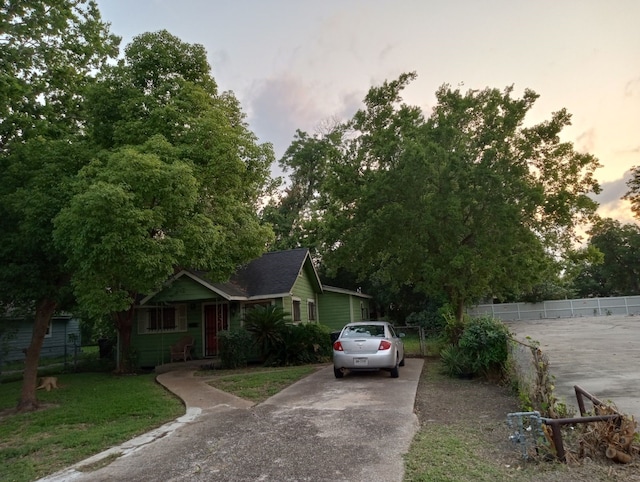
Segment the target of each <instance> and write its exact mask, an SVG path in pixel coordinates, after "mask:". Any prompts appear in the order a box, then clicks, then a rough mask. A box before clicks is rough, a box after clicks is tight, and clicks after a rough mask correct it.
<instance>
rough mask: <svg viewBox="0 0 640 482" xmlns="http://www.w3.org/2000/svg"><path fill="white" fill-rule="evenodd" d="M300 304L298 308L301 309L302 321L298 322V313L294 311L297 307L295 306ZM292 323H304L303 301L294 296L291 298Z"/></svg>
mask: <svg viewBox="0 0 640 482" xmlns="http://www.w3.org/2000/svg"><path fill="white" fill-rule="evenodd" d="M296 303H298V306H299V308H300V310H299V312H300V319H299V320H296V313H295V310H294V309H293V307H294V306H295V304H296ZM291 321H293V322H294V323H301V322H302V300H301V299H300V298H298V297H295V296H292V297H291Z"/></svg>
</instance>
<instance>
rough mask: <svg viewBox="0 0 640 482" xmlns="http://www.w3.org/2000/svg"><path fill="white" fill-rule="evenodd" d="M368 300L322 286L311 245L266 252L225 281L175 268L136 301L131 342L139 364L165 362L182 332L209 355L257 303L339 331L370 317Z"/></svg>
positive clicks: (198, 351)
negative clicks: (220, 335)
mask: <svg viewBox="0 0 640 482" xmlns="http://www.w3.org/2000/svg"><path fill="white" fill-rule="evenodd" d="M370 300H371V297H370V296H368V295H365V294H362V293H359V292H356V291H349V290H344V289H340V288H332V287H328V286H322V284H321V283H320V279H319V278H318V274H317V272H316V270H315V267H314V266H313V262H312V261H311V257H310V256H309V250H308V249H304V248H299V249H292V250H289V251H277V252H272V253H266V254H264V255H263V256H261V257H260V258H258V259H255V260H253V261H251V262H250V263H249V264H247V265H246V266H244V267H243V268H241V269H239V270H238V271H237V272H236V273H235V274H234V275H233V276H232V277H231V278H230V279H229V281H227V282H225V283H215V282H212V281H210V280H208V279H207V276H206V273H203V272H197V271H193V270H181V271H179V272H178V273H176V274H175V275H174V276H172V277H171V278H170V279H169V280H168V281H167V283H165V286H164V287H163V288H162V289H161V290H160V291H158V292H155V293H152V294H150V295H148V296H146V297H145V298H143V299H142V300H141V301H140V303H139V304H138V305H137V306H136V310H135V315H134V316H135V318H134V327H133V332H132V335H131V345H132V347H133V348H135V350H136V352H137V357H138V363H139V364H140V366H155V365H160V364H162V363H166V362H167V361H168V359H169V346H170V345H171V344H173V343H175V342H176V341H178V340H180V339H181V338H182V337H184V336H192V337H193V338H194V339H195V349H194V357H195V358H210V357H215V356H216V355H217V354H218V348H219V345H218V333H219V332H220V331H223V330H228V329H234V328H240V327H242V326H243V319H244V314H245V312H246V311H247V309H250V308H252V307H255V306H256V305H262V306H266V305H277V306H280V307H282V308H283V309H284V311H285V312H287V313H289V314H290V318H291V321H292V322H294V323H321V324H324V325H326V326H328V327H330V328H331V329H336V330H337V329H340V328H342V327H343V326H344V325H345V324H346V323H348V322H350V321H358V320H361V319H367V318H368V317H369V310H370V306H369V305H370Z"/></svg>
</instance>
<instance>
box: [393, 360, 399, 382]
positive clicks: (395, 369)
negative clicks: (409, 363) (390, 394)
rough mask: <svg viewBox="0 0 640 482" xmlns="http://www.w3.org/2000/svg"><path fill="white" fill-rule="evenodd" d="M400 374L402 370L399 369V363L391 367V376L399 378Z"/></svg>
mask: <svg viewBox="0 0 640 482" xmlns="http://www.w3.org/2000/svg"><path fill="white" fill-rule="evenodd" d="M399 376H400V371H399V370H398V364H397V363H396V366H394V367H393V368H392V369H391V378H398V377H399Z"/></svg>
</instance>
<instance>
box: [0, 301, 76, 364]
mask: <svg viewBox="0 0 640 482" xmlns="http://www.w3.org/2000/svg"><path fill="white" fill-rule="evenodd" d="M2 323H3V327H2V332H0V362H8V361H16V360H23V359H24V358H25V350H26V348H27V347H28V346H29V344H30V343H31V335H32V333H33V321H30V320H25V319H22V318H11V317H9V318H8V319H3V320H2ZM76 345H77V346H80V320H79V319H77V318H74V317H73V316H72V315H70V314H66V313H63V314H58V315H54V316H53V318H52V320H51V323H49V328H48V330H47V334H46V335H45V337H44V342H43V344H42V350H41V351H40V358H51V357H58V356H66V355H73V353H74V349H75V346H76ZM0 365H1V363H0Z"/></svg>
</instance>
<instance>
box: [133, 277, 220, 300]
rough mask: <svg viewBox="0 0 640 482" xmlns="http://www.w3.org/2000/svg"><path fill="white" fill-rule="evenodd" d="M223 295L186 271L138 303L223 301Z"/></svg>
mask: <svg viewBox="0 0 640 482" xmlns="http://www.w3.org/2000/svg"><path fill="white" fill-rule="evenodd" d="M224 295H225V293H223V292H221V291H220V290H218V289H217V288H216V287H215V286H213V285H212V284H210V283H208V282H207V281H206V280H204V279H203V278H201V277H199V276H197V275H195V274H194V273H191V272H189V271H187V270H183V271H180V272H179V273H178V274H176V275H175V276H173V277H172V278H171V279H170V280H169V281H168V282H167V283H166V284H165V286H163V288H162V289H161V290H160V291H156V292H155V293H152V294H150V295H149V296H147V297H145V298H143V299H142V300H141V301H140V305H149V304H152V303H160V302H167V301H168V302H181V301H194V300H203V299H211V300H216V299H223V298H227V297H226V296H224Z"/></svg>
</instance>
